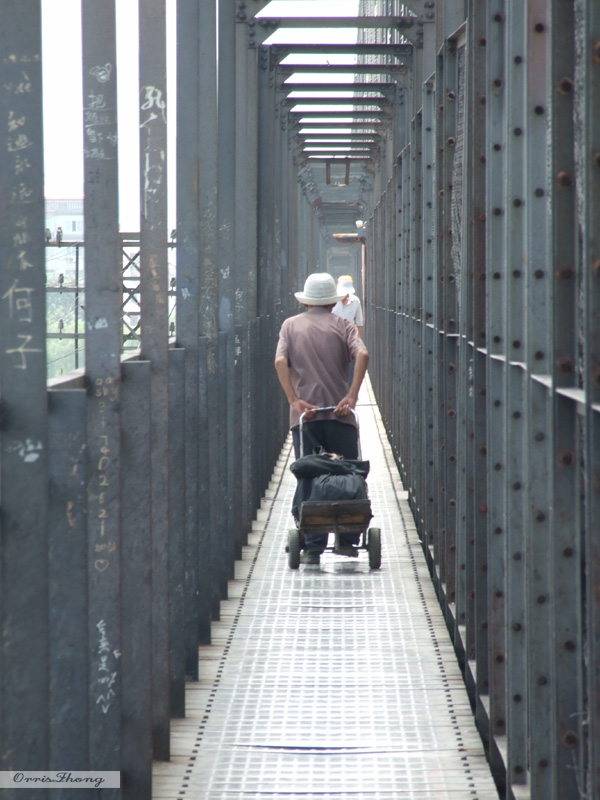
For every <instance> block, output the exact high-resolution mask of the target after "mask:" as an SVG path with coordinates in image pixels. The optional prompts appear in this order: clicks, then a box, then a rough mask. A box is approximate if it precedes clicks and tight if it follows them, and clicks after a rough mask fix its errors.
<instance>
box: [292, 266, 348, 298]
mask: <svg viewBox="0 0 600 800" xmlns="http://www.w3.org/2000/svg"><path fill="white" fill-rule="evenodd" d="M294 296H295V298H296V300H298V301H299V302H300V303H304V305H307V306H329V305H333V303H337V301H338V300H342V298H344V297H345V296H346V294H340V293H339V292H338V290H337V289H336V285H335V281H334V279H333V278H332V276H331V275H330V274H329V273H328V272H313V274H312V275H309V276H308V278H307V279H306V281H305V282H304V291H303V292H296V293H295V295H294Z"/></svg>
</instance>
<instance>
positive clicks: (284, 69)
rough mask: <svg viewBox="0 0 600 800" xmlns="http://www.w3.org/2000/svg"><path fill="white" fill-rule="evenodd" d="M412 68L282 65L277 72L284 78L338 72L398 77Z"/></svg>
mask: <svg viewBox="0 0 600 800" xmlns="http://www.w3.org/2000/svg"><path fill="white" fill-rule="evenodd" d="M408 69H410V66H409V65H407V64H405V63H403V64H329V65H327V64H323V65H321V64H280V65H279V66H278V67H277V72H278V73H279V75H282V76H288V77H289V76H290V75H293V74H294V73H295V72H305V73H322V72H338V73H339V74H340V75H342V74H349V75H358V74H369V75H387V74H390V75H396V74H398V73H402V74H404V73H406V71H407V70H408Z"/></svg>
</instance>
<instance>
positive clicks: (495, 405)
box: [494, 337, 502, 408]
mask: <svg viewBox="0 0 600 800" xmlns="http://www.w3.org/2000/svg"><path fill="white" fill-rule="evenodd" d="M498 338H500V337H498ZM494 341H496V339H495V338H494ZM501 405H502V401H500V400H494V407H495V408H500V406H501Z"/></svg>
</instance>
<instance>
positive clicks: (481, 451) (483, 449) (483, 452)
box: [479, 445, 487, 456]
mask: <svg viewBox="0 0 600 800" xmlns="http://www.w3.org/2000/svg"><path fill="white" fill-rule="evenodd" d="M479 455H480V456H487V447H485V445H484V446H483V447H480V448H479Z"/></svg>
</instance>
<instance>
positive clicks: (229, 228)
mask: <svg viewBox="0 0 600 800" xmlns="http://www.w3.org/2000/svg"><path fill="white" fill-rule="evenodd" d="M235 5H236V0H217V35H218V39H217V41H218V53H219V69H218V74H217V98H218V100H217V109H218V113H217V120H218V122H217V124H218V142H217V159H218V161H217V164H218V192H217V224H218V268H219V275H220V282H219V319H218V324H219V331H225V332H229V331H233V327H234V324H235V292H236V290H237V289H238V288H239V287H238V276H237V275H236V274H235V174H236V172H235V167H236V163H235V138H236V130H235V124H236V91H235V90H236V81H235V64H236V53H235V45H236V33H235V31H236V22H235Z"/></svg>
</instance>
